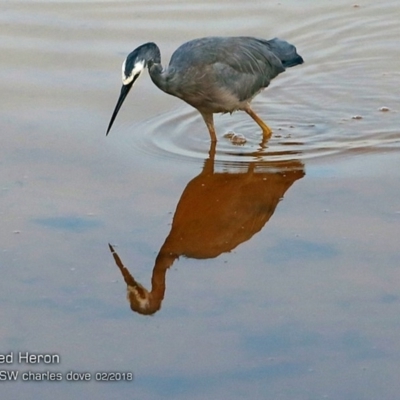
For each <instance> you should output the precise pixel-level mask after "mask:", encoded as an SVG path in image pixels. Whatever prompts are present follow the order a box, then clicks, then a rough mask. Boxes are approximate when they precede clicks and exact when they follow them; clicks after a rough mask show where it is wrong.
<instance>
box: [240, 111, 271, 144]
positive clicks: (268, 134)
mask: <svg viewBox="0 0 400 400" xmlns="http://www.w3.org/2000/svg"><path fill="white" fill-rule="evenodd" d="M244 111H246V112H247V114H249V115H250V117H251V118H253V119H254V121H256V122H257V124H258V125H259V126H260V128H261V129H262V131H263V135H264V138H267V139H269V138H270V137H271V134H272V129H271V128H270V127H269V126H268V125H267V124H266V123H265V122H264V121H263V120H262V119H261V118H260V117H259V116H258V115H257V114H256V113H255V112H254V111H253V110H252V109H251V108H250V106H248V107H247V108H245V109H244Z"/></svg>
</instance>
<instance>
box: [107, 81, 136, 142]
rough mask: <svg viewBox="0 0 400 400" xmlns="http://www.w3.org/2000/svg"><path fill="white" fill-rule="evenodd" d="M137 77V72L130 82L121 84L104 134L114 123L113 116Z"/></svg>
mask: <svg viewBox="0 0 400 400" xmlns="http://www.w3.org/2000/svg"><path fill="white" fill-rule="evenodd" d="M138 77H139V74H137V75H136V76H135V77H134V78H133V80H132V82H130V83H128V84H127V85H122V88H121V93H120V95H119V98H118V101H117V105H116V106H115V110H114V112H113V115H112V117H111V120H110V123H109V124H108V128H107V133H106V136H107V135H108V132H110V129H111V127H112V124H113V123H114V120H115V118H116V116H117V114H118V111H119V109H120V108H121V106H122V103H123V102H124V100H125V97H126V96H127V95H128V93H129V91H130V90H131V87H132V86H133V84H134V83H135V81H136V79H137V78H138Z"/></svg>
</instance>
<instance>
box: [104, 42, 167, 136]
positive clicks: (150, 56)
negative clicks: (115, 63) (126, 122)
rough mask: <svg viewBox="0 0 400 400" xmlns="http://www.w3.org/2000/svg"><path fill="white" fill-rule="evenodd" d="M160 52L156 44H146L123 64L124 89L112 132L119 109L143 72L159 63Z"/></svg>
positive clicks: (111, 121) (113, 116) (114, 116)
mask: <svg viewBox="0 0 400 400" xmlns="http://www.w3.org/2000/svg"><path fill="white" fill-rule="evenodd" d="M159 58H160V51H159V49H158V47H157V45H156V44H155V43H145V44H142V45H141V46H139V47H138V48H137V49H135V50H133V51H132V53H130V54H129V55H128V57H126V59H125V61H124V62H123V63H122V88H121V93H120V95H119V98H118V101H117V105H116V106H115V109H114V112H113V115H112V117H111V120H110V123H109V125H108V129H107V135H108V132H110V129H111V126H112V124H113V122H114V120H115V118H116V116H117V114H118V111H119V109H120V108H121V106H122V103H123V102H124V100H125V98H126V96H127V95H128V93H129V91H130V90H131V88H132V86H133V84H134V83H135V81H136V79H137V78H139V76H140V74H141V73H142V71H143V70H144V69H145V68H146V66H147V65H150V64H152V63H154V62H159Z"/></svg>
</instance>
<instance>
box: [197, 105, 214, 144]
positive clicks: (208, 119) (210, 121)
mask: <svg viewBox="0 0 400 400" xmlns="http://www.w3.org/2000/svg"><path fill="white" fill-rule="evenodd" d="M200 114H201V116H202V117H203V119H204V122H205V123H206V125H207V128H208V132H209V133H210V138H211V142H216V141H217V135H216V134H215V128H214V115H213V114H212V113H202V112H200Z"/></svg>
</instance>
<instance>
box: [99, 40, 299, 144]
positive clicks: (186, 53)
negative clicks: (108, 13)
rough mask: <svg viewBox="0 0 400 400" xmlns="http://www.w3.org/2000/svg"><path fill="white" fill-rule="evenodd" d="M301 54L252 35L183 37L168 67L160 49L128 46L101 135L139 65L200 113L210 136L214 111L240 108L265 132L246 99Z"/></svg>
mask: <svg viewBox="0 0 400 400" xmlns="http://www.w3.org/2000/svg"><path fill="white" fill-rule="evenodd" d="M302 63H303V59H302V57H301V56H300V55H298V54H297V52H296V48H295V47H294V46H293V45H291V44H290V43H288V42H286V41H284V40H281V39H278V38H275V39H272V40H264V39H257V38H253V37H205V38H201V39H195V40H191V41H189V42H187V43H184V44H183V45H182V46H180V47H179V48H178V49H177V50H175V52H174V53H173V54H172V57H171V61H170V63H169V66H168V68H163V67H162V65H161V54H160V49H159V48H158V46H157V45H156V44H155V43H146V44H143V45H141V46H139V47H138V48H137V49H135V50H134V51H132V53H130V54H129V55H128V57H127V58H126V60H125V61H124V63H123V64H122V83H123V85H122V88H121V94H120V96H119V99H118V102H117V105H116V107H115V110H114V113H113V115H112V117H111V120H110V124H109V125H108V129H107V135H108V133H109V131H110V129H111V126H112V124H113V122H114V120H115V117H116V116H117V114H118V111H119V109H120V108H121V105H122V103H123V102H124V99H125V97H126V96H127V94H128V93H129V91H130V89H131V87H132V86H133V84H134V83H135V81H136V79H137V78H138V77H139V75H140V74H141V72H142V71H143V69H144V68H146V67H147V68H148V70H149V74H150V77H151V79H152V81H153V82H154V83H155V84H156V85H157V86H158V87H159V88H160V89H161V90H162V91H164V92H166V93H168V94H171V95H172V96H176V97H179V98H180V99H182V100H184V101H185V102H186V103H188V104H190V105H191V106H193V107H194V108H196V109H197V110H198V111H199V112H200V114H201V115H202V117H203V119H204V122H205V123H206V125H207V128H208V131H209V133H210V137H211V141H212V142H215V141H216V140H217V136H216V134H215V128H214V119H213V114H214V113H227V112H229V113H232V112H233V111H237V110H243V111H246V113H247V114H249V115H250V117H251V118H253V119H254V121H255V122H256V123H257V124H258V125H259V126H260V127H261V129H262V131H263V134H264V136H265V137H267V138H268V137H270V135H271V133H272V131H271V129H270V128H269V127H268V126H267V125H266V124H265V123H264V121H263V120H262V119H261V118H260V117H259V116H258V115H257V114H256V113H255V112H254V111H253V110H252V109H251V107H250V102H251V100H252V99H253V98H254V97H255V96H256V95H257V94H258V93H259V92H260V91H261V90H262V89H264V88H266V87H267V86H268V85H269V83H270V82H271V80H272V79H273V78H275V77H276V76H277V75H279V74H280V73H281V72H283V71H285V69H286V68H288V67H294V66H295V65H298V64H302Z"/></svg>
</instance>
